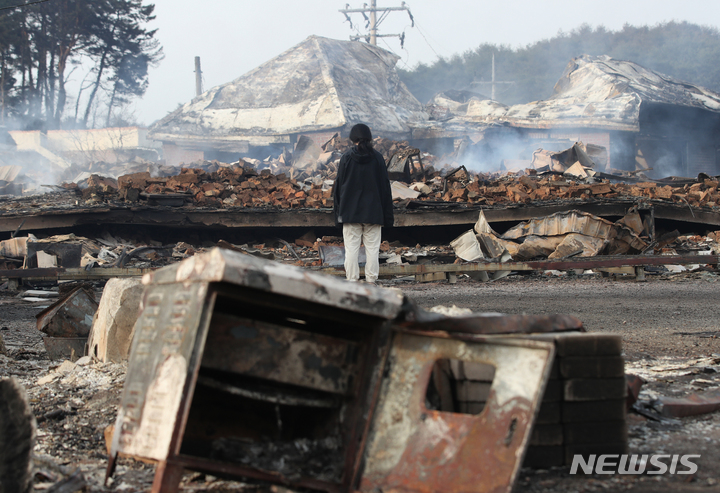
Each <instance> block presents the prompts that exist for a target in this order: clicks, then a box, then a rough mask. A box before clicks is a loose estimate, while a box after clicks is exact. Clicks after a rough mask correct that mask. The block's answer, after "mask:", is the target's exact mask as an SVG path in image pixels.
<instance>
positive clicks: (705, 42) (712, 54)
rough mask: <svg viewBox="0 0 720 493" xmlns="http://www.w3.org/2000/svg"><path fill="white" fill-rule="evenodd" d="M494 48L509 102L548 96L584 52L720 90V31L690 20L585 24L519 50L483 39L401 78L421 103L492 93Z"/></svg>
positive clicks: (499, 95) (503, 96) (500, 91)
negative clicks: (615, 27) (441, 95)
mask: <svg viewBox="0 0 720 493" xmlns="http://www.w3.org/2000/svg"><path fill="white" fill-rule="evenodd" d="M493 53H494V54H495V78H496V80H499V81H513V82H514V83H513V84H512V85H510V86H508V85H502V86H497V88H496V99H497V100H498V101H500V102H502V103H505V104H508V105H509V104H517V103H525V102H529V101H536V100H540V99H547V98H548V97H550V96H551V95H552V94H553V87H554V85H555V83H556V82H557V80H558V79H559V78H560V75H561V74H562V71H563V69H564V68H565V66H566V65H567V63H568V62H569V61H570V60H571V59H572V58H574V57H576V56H579V55H582V54H589V55H609V56H611V57H613V58H617V59H620V60H629V61H633V62H636V63H638V64H640V65H642V66H644V67H646V68H649V69H651V70H654V71H656V72H661V73H664V74H667V75H670V76H673V77H675V78H677V79H680V80H684V81H687V82H691V83H693V84H697V85H700V86H704V87H706V88H708V89H711V90H713V91H715V92H719V93H720V31H718V29H716V28H712V27H705V26H698V25H696V24H689V23H687V22H682V23H678V22H668V23H665V24H659V25H657V26H653V27H647V26H645V27H634V26H628V25H626V26H625V27H623V29H622V30H620V31H608V30H606V29H605V28H604V27H602V26H600V27H598V28H596V29H592V28H591V27H590V26H587V25H583V26H581V27H579V28H578V29H575V30H573V31H571V32H569V33H562V32H561V33H559V34H558V35H557V36H555V37H553V38H551V39H547V40H543V41H538V42H537V43H534V44H531V45H528V46H526V47H524V48H519V49H511V48H509V47H507V46H499V45H491V44H483V45H480V46H478V47H477V48H476V49H474V50H470V51H467V52H466V53H464V54H462V55H456V56H454V57H452V58H449V59H440V60H438V61H436V62H435V63H433V64H432V65H424V64H420V65H418V66H417V67H416V68H415V69H414V70H410V71H407V70H399V72H400V78H401V79H402V81H403V82H404V83H405V84H406V85H407V87H408V88H409V89H410V91H411V92H412V93H413V94H414V95H415V97H417V98H418V99H419V100H420V101H421V102H422V103H427V102H428V100H429V99H430V98H431V97H432V96H433V95H435V94H436V93H438V92H440V91H445V90H448V89H464V90H471V91H476V92H479V93H482V94H485V95H486V96H488V97H490V91H491V90H490V84H477V83H476V82H478V81H485V82H488V81H490V80H491V78H492V77H491V63H492V62H491V60H492V55H493Z"/></svg>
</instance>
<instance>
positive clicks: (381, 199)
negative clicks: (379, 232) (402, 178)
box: [333, 147, 393, 227]
mask: <svg viewBox="0 0 720 493" xmlns="http://www.w3.org/2000/svg"><path fill="white" fill-rule="evenodd" d="M333 209H334V210H335V224H336V225H338V226H339V225H340V224H342V223H370V224H380V225H383V226H385V227H390V226H392V225H393V204H392V192H391V191H390V179H389V178H388V172H387V168H386V167H385V160H384V159H383V157H382V154H380V153H379V152H377V151H376V150H373V151H372V154H361V153H360V152H358V150H357V148H356V147H352V148H351V149H350V150H348V151H347V152H345V154H343V156H342V157H341V158H340V164H339V166H338V172H337V178H336V179H335V184H334V186H333Z"/></svg>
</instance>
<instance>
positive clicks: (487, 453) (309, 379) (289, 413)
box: [108, 249, 578, 493]
mask: <svg viewBox="0 0 720 493" xmlns="http://www.w3.org/2000/svg"><path fill="white" fill-rule="evenodd" d="M144 282H145V283H146V284H148V286H147V288H146V291H145V294H144V301H143V304H144V305H143V310H142V313H141V316H140V317H139V319H138V321H137V324H136V326H135V337H134V340H133V344H132V349H131V355H130V363H129V366H128V373H127V377H126V381H125V388H124V392H123V397H122V401H121V406H120V409H119V411H118V418H117V424H116V426H115V432H114V435H113V443H112V451H111V460H110V464H109V466H108V473H109V474H112V469H113V467H114V460H115V458H116V457H117V454H118V453H124V454H128V455H132V456H137V457H143V458H152V459H156V460H158V461H159V465H158V468H157V471H156V476H155V483H154V485H153V491H157V492H160V491H176V490H177V487H178V484H179V481H180V477H181V474H182V472H183V470H184V469H185V468H188V469H193V470H200V471H207V472H211V473H214V474H223V475H230V476H235V477H242V478H249V479H254V480H261V481H266V482H271V483H276V484H285V485H289V486H292V487H300V488H309V489H314V490H320V491H327V492H331V493H334V492H338V493H340V492H350V491H368V492H370V491H376V490H377V489H378V488H379V489H381V490H383V491H387V490H398V491H417V492H428V493H429V492H431V491H432V492H436V491H441V490H442V491H451V492H456V491H457V492H460V491H463V492H470V491H477V492H483V491H509V489H510V488H511V486H512V482H513V480H514V477H515V476H516V474H517V471H518V469H519V467H520V464H521V460H522V455H523V453H524V451H525V448H526V446H527V441H528V437H529V432H530V427H531V426H532V421H533V417H534V415H535V412H536V407H537V405H538V401H539V399H540V396H541V395H542V391H543V385H544V383H545V381H546V379H547V375H548V374H549V366H550V365H549V362H550V361H551V359H552V353H553V349H552V344H549V343H544V342H541V341H525V340H511V339H507V338H505V339H503V338H502V337H499V336H491V335H490V336H488V335H483V332H486V333H489V334H493V333H503V332H505V333H507V332H527V331H532V330H534V328H538V323H536V322H537V321H535V322H528V320H526V319H513V318H512V317H497V316H496V317H489V318H482V317H472V318H469V319H465V320H462V321H456V320H455V319H446V318H442V317H441V318H437V317H435V318H433V317H430V319H428V320H422V316H418V314H419V313H421V311H417V310H413V309H412V308H411V307H409V303H408V300H406V299H404V297H403V295H402V293H400V292H399V291H396V290H388V289H382V288H378V287H375V286H372V285H367V284H362V283H350V282H346V281H343V280H339V279H335V278H333V277H330V276H323V275H318V274H313V273H311V272H308V271H306V270H302V269H299V268H295V267H291V266H287V265H283V264H280V263H276V262H270V261H265V260H262V259H258V258H255V257H251V256H248V255H243V254H240V253H236V252H232V251H229V250H220V249H216V250H212V251H211V252H209V253H207V254H203V255H198V256H196V257H193V258H191V259H188V260H185V261H184V262H182V263H180V264H177V265H174V266H170V267H166V268H164V269H161V270H159V271H156V272H155V273H153V274H151V275H148V276H147V277H146V278H145V279H144ZM526 318H527V317H526ZM546 319H547V317H546V318H544V319H543V320H544V321H547V320H546ZM533 320H534V319H533ZM548 320H549V319H548ZM576 322H577V321H576V320H575V319H572V320H570V321H568V320H551V321H550V323H549V325H547V326H542V327H540V329H541V330H543V331H546V330H556V329H560V330H562V329H569V328H577V325H578V324H577V323H576ZM540 325H542V321H541V322H540ZM451 360H458V361H464V362H468V363H469V364H470V363H473V362H478V363H482V364H488V365H492V366H493V368H494V379H493V381H492V387H491V390H490V394H489V397H488V400H487V404H486V405H485V409H484V410H483V411H482V412H480V413H476V414H469V413H463V412H453V411H452V410H450V411H448V409H445V410H437V409H434V408H433V405H432V404H431V402H430V401H431V400H432V399H431V398H430V397H431V396H430V393H431V387H432V386H431V385H429V382H430V380H431V375H432V374H433V372H434V368H435V367H436V366H437V365H438V362H439V361H451Z"/></svg>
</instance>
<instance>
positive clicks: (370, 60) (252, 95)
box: [150, 36, 427, 145]
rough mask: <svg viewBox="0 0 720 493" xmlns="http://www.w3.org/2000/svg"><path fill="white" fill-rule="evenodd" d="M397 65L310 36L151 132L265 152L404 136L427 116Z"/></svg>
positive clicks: (381, 55) (355, 46)
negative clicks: (293, 144)
mask: <svg viewBox="0 0 720 493" xmlns="http://www.w3.org/2000/svg"><path fill="white" fill-rule="evenodd" d="M398 60H399V57H398V56H396V55H394V54H392V53H390V52H387V51H385V50H383V49H381V48H378V47H376V46H371V45H369V44H366V43H360V42H357V41H338V40H334V39H328V38H323V37H319V36H310V37H309V38H307V39H306V40H305V41H303V42H302V43H300V44H298V45H296V46H294V47H293V48H291V49H289V50H288V51H286V52H285V53H282V54H281V55H278V56H277V57H275V58H273V59H272V60H270V61H268V62H266V63H264V64H262V65H260V66H259V67H257V68H256V69H254V70H252V71H250V72H248V73H247V74H245V75H243V76H241V77H239V78H237V79H235V80H234V81H232V82H229V83H227V84H223V85H221V86H217V87H214V88H213V89H210V90H209V91H207V92H205V93H204V94H202V95H200V96H198V97H196V98H195V99H193V100H192V101H190V102H189V103H187V104H185V105H184V106H182V107H181V108H179V109H177V110H176V111H174V112H172V113H170V114H169V115H167V116H166V117H165V118H163V119H162V120H159V121H158V122H156V123H155V124H153V126H152V127H151V129H150V137H151V138H153V139H155V140H162V141H175V142H183V141H184V142H186V143H188V142H192V141H193V140H195V141H198V142H204V143H207V142H213V141H215V142H217V143H218V144H221V143H231V142H233V141H234V142H238V141H239V142H246V143H249V144H250V145H267V144H272V143H288V142H290V139H289V135H291V134H300V133H308V132H317V131H329V130H334V129H341V128H343V127H348V126H351V125H353V124H355V123H359V122H363V123H366V124H368V125H369V126H370V127H371V128H372V129H373V132H375V133H378V134H383V135H393V134H395V135H397V134H406V133H409V132H410V128H409V127H408V125H407V122H408V121H411V120H416V119H426V118H427V116H426V115H425V113H424V111H423V107H422V104H421V103H420V102H419V101H418V100H417V99H416V98H415V97H414V96H413V95H412V94H411V93H410V91H409V90H408V89H407V87H405V85H404V84H403V83H402V82H401V81H400V78H399V77H398V74H397V72H396V71H395V64H396V63H397V61H398Z"/></svg>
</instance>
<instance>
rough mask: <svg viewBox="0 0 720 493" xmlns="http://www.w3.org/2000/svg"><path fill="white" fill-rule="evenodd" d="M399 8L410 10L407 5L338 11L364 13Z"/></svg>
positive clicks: (342, 10)
mask: <svg viewBox="0 0 720 493" xmlns="http://www.w3.org/2000/svg"><path fill="white" fill-rule="evenodd" d="M398 10H407V11H408V12H409V11H410V9H409V8H407V7H381V8H375V9H373V8H367V9H340V10H338V12H340V13H342V14H362V13H363V12H391V11H398Z"/></svg>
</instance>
